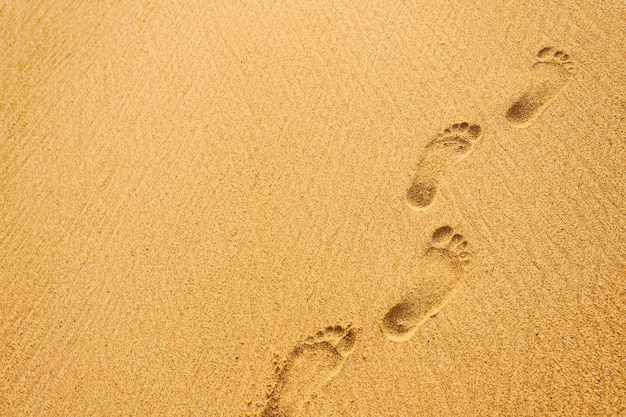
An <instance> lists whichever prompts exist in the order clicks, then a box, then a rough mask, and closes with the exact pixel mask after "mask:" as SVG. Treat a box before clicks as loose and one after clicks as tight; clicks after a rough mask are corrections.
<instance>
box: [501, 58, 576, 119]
mask: <svg viewBox="0 0 626 417" xmlns="http://www.w3.org/2000/svg"><path fill="white" fill-rule="evenodd" d="M573 67H574V66H573V64H572V63H571V61H570V58H569V55H568V54H566V53H565V52H563V51H556V50H554V48H551V47H546V48H543V49H542V50H541V51H539V52H538V53H537V62H536V63H535V64H534V65H533V66H532V67H531V69H530V76H531V81H530V86H529V87H528V89H527V90H526V92H525V93H524V94H523V95H522V96H521V97H520V98H519V99H517V100H516V101H515V102H514V103H513V104H512V105H511V107H509V110H508V111H507V112H506V120H507V121H508V122H509V124H510V125H512V126H515V127H520V128H522V127H527V126H529V125H530V124H532V123H533V122H534V121H535V119H536V118H537V117H538V116H539V115H540V114H541V113H542V112H543V111H544V110H545V109H546V108H547V107H548V106H549V105H550V104H551V103H552V102H553V101H554V100H555V99H556V98H557V96H558V95H559V93H560V92H561V90H563V88H565V86H566V85H567V84H568V83H569V81H570V80H571V79H572V71H573Z"/></svg>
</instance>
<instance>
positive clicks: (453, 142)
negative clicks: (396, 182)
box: [406, 122, 482, 210]
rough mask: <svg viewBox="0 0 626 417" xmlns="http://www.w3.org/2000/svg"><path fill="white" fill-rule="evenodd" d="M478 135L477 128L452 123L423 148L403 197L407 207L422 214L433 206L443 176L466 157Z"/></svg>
mask: <svg viewBox="0 0 626 417" xmlns="http://www.w3.org/2000/svg"><path fill="white" fill-rule="evenodd" d="M481 134H482V129H481V128H480V126H478V125H470V124H469V123H467V122H463V123H455V124H453V125H452V126H450V127H449V128H447V129H445V130H444V131H443V132H442V133H440V134H439V135H438V136H437V137H436V138H435V139H433V140H431V141H430V142H429V143H428V145H426V148H425V149H424V152H423V154H422V156H421V158H420V161H419V162H418V164H417V174H416V175H415V178H414V179H413V182H412V183H411V186H410V187H409V190H408V191H407V194H406V200H407V203H408V204H409V207H411V208H412V209H414V210H424V209H426V208H428V207H429V206H430V205H431V204H432V203H433V200H434V199H435V195H436V194H437V190H438V189H439V182H440V181H441V177H442V176H443V174H444V173H445V172H446V170H447V169H448V168H449V167H451V166H452V165H454V164H456V163H457V162H459V161H460V160H461V159H463V158H465V157H466V156H467V155H469V154H470V152H471V151H472V149H473V148H474V143H475V142H476V141H477V140H478V139H480V136H481Z"/></svg>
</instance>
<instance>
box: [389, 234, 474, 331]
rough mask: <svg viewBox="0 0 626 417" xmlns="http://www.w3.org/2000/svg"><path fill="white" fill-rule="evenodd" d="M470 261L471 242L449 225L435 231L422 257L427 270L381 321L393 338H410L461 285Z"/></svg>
mask: <svg viewBox="0 0 626 417" xmlns="http://www.w3.org/2000/svg"><path fill="white" fill-rule="evenodd" d="M469 262H470V252H469V244H468V242H467V240H465V238H464V237H463V236H461V235H460V234H457V233H454V230H453V229H452V228H451V227H450V226H443V227H440V228H438V229H437V230H435V231H434V232H433V235H432V238H431V241H430V246H429V248H428V249H427V250H426V253H425V254H424V258H423V264H424V268H423V270H424V274H423V275H422V276H420V277H419V282H418V284H417V287H416V289H415V290H414V291H413V292H412V293H411V294H409V295H407V296H406V297H405V298H404V299H403V300H402V301H400V302H399V303H397V304H396V305H394V306H393V307H391V308H390V309H389V310H388V311H387V313H386V314H385V315H384V316H383V318H382V319H381V322H380V327H381V329H382V332H383V334H384V335H385V336H387V338H389V339H390V340H392V341H394V342H403V341H406V340H409V339H410V338H411V337H413V335H414V334H415V332H416V331H417V329H418V328H419V327H420V326H421V325H422V324H424V322H425V321H426V320H428V318H430V317H432V316H435V315H436V314H437V313H438V312H439V309H440V308H441V307H443V306H444V305H445V304H446V303H447V302H448V301H449V300H450V298H451V297H452V295H454V293H456V291H457V290H458V289H459V288H460V287H461V284H462V283H463V276H464V272H465V270H466V268H467V266H468V264H469Z"/></svg>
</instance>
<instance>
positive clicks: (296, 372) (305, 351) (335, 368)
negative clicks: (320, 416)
mask: <svg viewBox="0 0 626 417" xmlns="http://www.w3.org/2000/svg"><path fill="white" fill-rule="evenodd" d="M358 334H359V330H358V329H355V328H353V327H352V326H347V327H342V326H329V327H327V328H326V329H324V330H323V331H320V332H318V333H317V334H315V335H314V336H310V337H308V338H307V339H306V340H305V341H304V342H303V343H301V344H299V345H297V346H295V347H294V348H293V350H292V351H291V352H290V353H289V355H287V359H286V361H285V363H284V365H283V366H282V367H280V368H279V369H278V370H277V372H276V377H275V382H274V386H273V387H272V389H271V391H270V394H269V395H268V398H267V405H266V406H265V408H264V409H263V411H262V412H261V415H260V417H295V416H297V415H299V414H301V411H302V408H303V407H304V406H305V405H306V403H307V402H309V401H310V399H311V398H312V397H313V395H314V394H315V393H316V392H317V391H318V390H319V389H320V388H321V387H322V386H323V385H325V384H326V383H327V382H328V381H330V380H331V379H332V378H333V377H334V376H335V375H337V374H338V373H339V371H340V370H341V368H342V367H343V365H344V363H345V362H346V359H347V358H348V356H349V355H350V354H351V353H352V351H353V350H354V346H355V344H356V340H357V337H358Z"/></svg>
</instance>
